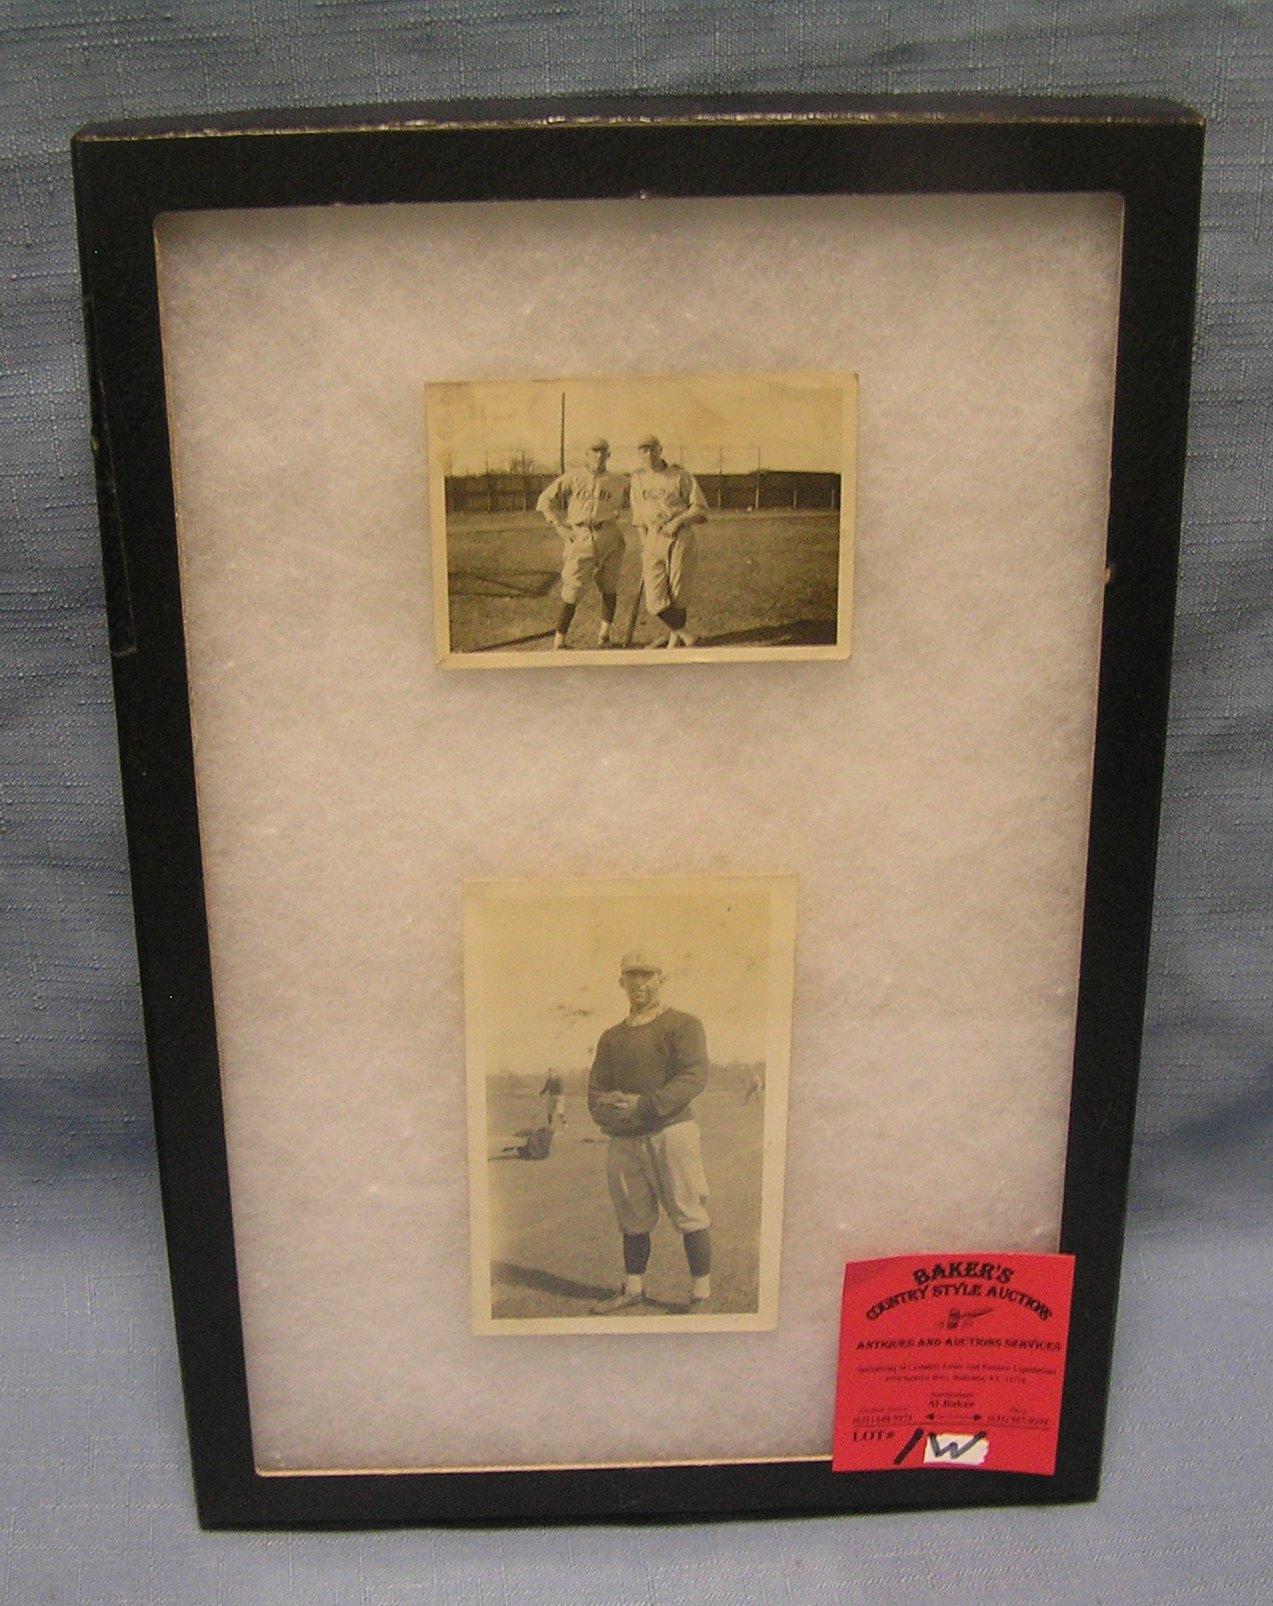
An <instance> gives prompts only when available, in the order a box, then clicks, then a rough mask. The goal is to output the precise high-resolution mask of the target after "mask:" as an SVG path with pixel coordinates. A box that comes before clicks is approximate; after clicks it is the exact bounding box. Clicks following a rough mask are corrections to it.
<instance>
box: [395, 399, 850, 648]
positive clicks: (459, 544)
mask: <svg viewBox="0 0 1273 1606" xmlns="http://www.w3.org/2000/svg"><path fill="white" fill-rule="evenodd" d="M425 410H426V420H427V433H428V469H429V519H430V526H431V538H432V548H433V582H434V622H435V630H436V641H437V657H438V662H439V663H440V664H443V665H445V666H447V667H452V668H454V667H463V668H477V669H492V668H500V667H511V666H516V665H529V666H540V667H544V666H551V665H561V664H579V663H606V664H616V663H618V664H636V663H673V662H684V661H686V660H687V659H691V660H698V661H710V662H716V661H719V660H721V659H728V658H739V659H744V660H755V659H758V658H759V659H763V658H778V659H789V658H796V659H799V658H847V657H848V655H849V651H850V645H851V642H850V636H851V621H852V592H853V513H854V470H855V457H856V439H857V381H856V378H855V377H854V376H852V375H845V374H820V373H782V374H694V375H686V374H677V375H665V376H658V377H650V376H642V377H638V378H633V377H621V378H595V379H552V380H550V379H544V380H492V381H472V382H465V383H454V384H437V385H429V386H427V387H426V395H425Z"/></svg>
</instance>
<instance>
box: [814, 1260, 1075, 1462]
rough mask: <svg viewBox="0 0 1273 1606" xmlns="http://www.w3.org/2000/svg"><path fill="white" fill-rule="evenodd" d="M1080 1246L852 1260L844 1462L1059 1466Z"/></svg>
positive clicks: (839, 1418)
mask: <svg viewBox="0 0 1273 1606" xmlns="http://www.w3.org/2000/svg"><path fill="white" fill-rule="evenodd" d="M1073 1286H1074V1256H1073V1255H893V1256H891V1257H890V1258H889V1259H887V1260H858V1261H853V1262H851V1263H850V1264H849V1265H848V1266H846V1267H845V1268H844V1304H843V1307H842V1310H841V1316H840V1375H839V1380H838V1383H837V1386H836V1398H835V1448H834V1452H833V1454H832V1458H831V1466H832V1470H833V1471H835V1472H880V1471H892V1470H893V1469H895V1468H899V1467H900V1468H907V1467H921V1468H929V1467H932V1468H941V1469H945V1470H950V1469H952V1468H953V1469H959V1468H968V1469H971V1470H973V1471H983V1472H1041V1473H1051V1472H1055V1471H1056V1439H1057V1427H1058V1424H1059V1421H1060V1415H1061V1385H1062V1383H1063V1382H1064V1380H1065V1348H1066V1342H1067V1339H1068V1336H1069V1330H1070V1295H1071V1292H1072V1289H1073Z"/></svg>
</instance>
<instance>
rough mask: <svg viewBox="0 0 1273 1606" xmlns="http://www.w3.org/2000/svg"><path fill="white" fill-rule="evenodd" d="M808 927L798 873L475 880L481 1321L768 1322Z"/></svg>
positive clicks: (473, 1157)
mask: <svg viewBox="0 0 1273 1606" xmlns="http://www.w3.org/2000/svg"><path fill="white" fill-rule="evenodd" d="M794 937H795V881H794V878H791V877H784V876H750V877H719V876H717V877H713V876H699V877H679V878H669V877H647V878H639V879H633V880H630V881H625V882H603V881H597V882H592V881H588V880H569V881H542V882H536V881H523V882H478V883H472V884H470V885H469V886H467V887H466V889H465V993H466V1001H465V1002H466V1017H467V1018H466V1041H467V1045H468V1056H469V1113H470V1184H471V1186H470V1200H471V1207H472V1220H473V1229H474V1231H473V1307H474V1318H475V1325H476V1326H477V1329H478V1330H479V1331H512V1330H520V1331H569V1330H572V1329H586V1330H593V1329H595V1328H596V1327H597V1326H598V1324H604V1325H605V1326H607V1327H609V1328H611V1329H615V1330H618V1328H617V1327H616V1324H620V1326H621V1327H622V1330H625V1331H632V1330H641V1329H645V1328H649V1327H657V1328H660V1329H661V1330H664V1331H667V1330H669V1328H670V1327H674V1326H677V1325H681V1324H688V1325H689V1326H691V1327H701V1326H703V1325H705V1324H709V1323H710V1324H711V1325H712V1326H714V1327H719V1328H760V1327H764V1326H771V1325H772V1324H773V1321H774V1319H775V1316H776V1300H777V1255H778V1242H779V1236H780V1224H781V1223H780V1217H781V1195H782V1187H781V1182H782V1169H783V1157H784V1156H783V1149H784V1141H783V1140H784V1133H785V1122H786V1093H787V1056H788V1052H789V1042H790V1012H791V988H792V974H793V969H794ZM634 938H635V939H636V940H634ZM625 940H626V941H628V942H629V943H630V946H627V947H624V946H623V943H624V941H625Z"/></svg>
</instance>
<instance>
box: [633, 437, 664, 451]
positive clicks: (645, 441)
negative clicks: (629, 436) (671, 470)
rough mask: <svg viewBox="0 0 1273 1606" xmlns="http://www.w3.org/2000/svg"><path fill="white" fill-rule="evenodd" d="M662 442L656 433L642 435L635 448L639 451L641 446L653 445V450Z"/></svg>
mask: <svg viewBox="0 0 1273 1606" xmlns="http://www.w3.org/2000/svg"><path fill="white" fill-rule="evenodd" d="M662 444H663V442H662V441H661V440H660V439H659V438H658V436H657V435H642V437H641V439H640V440H639V441H638V442H637V450H638V451H640V449H641V447H643V446H653V447H654V449H655V451H657V450H658V449H659V447H660V446H662Z"/></svg>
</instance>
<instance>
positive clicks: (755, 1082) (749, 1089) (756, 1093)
mask: <svg viewBox="0 0 1273 1606" xmlns="http://www.w3.org/2000/svg"><path fill="white" fill-rule="evenodd" d="M764 1091H765V1084H764V1082H763V1081H762V1080H761V1076H760V1072H759V1071H753V1072H752V1073H751V1075H750V1076H749V1077H748V1078H747V1086H746V1087H745V1088H744V1089H743V1103H744V1104H750V1103H751V1101H752V1099H756V1100H759V1098H760V1095H761V1094H762V1093H763V1092H764Z"/></svg>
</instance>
